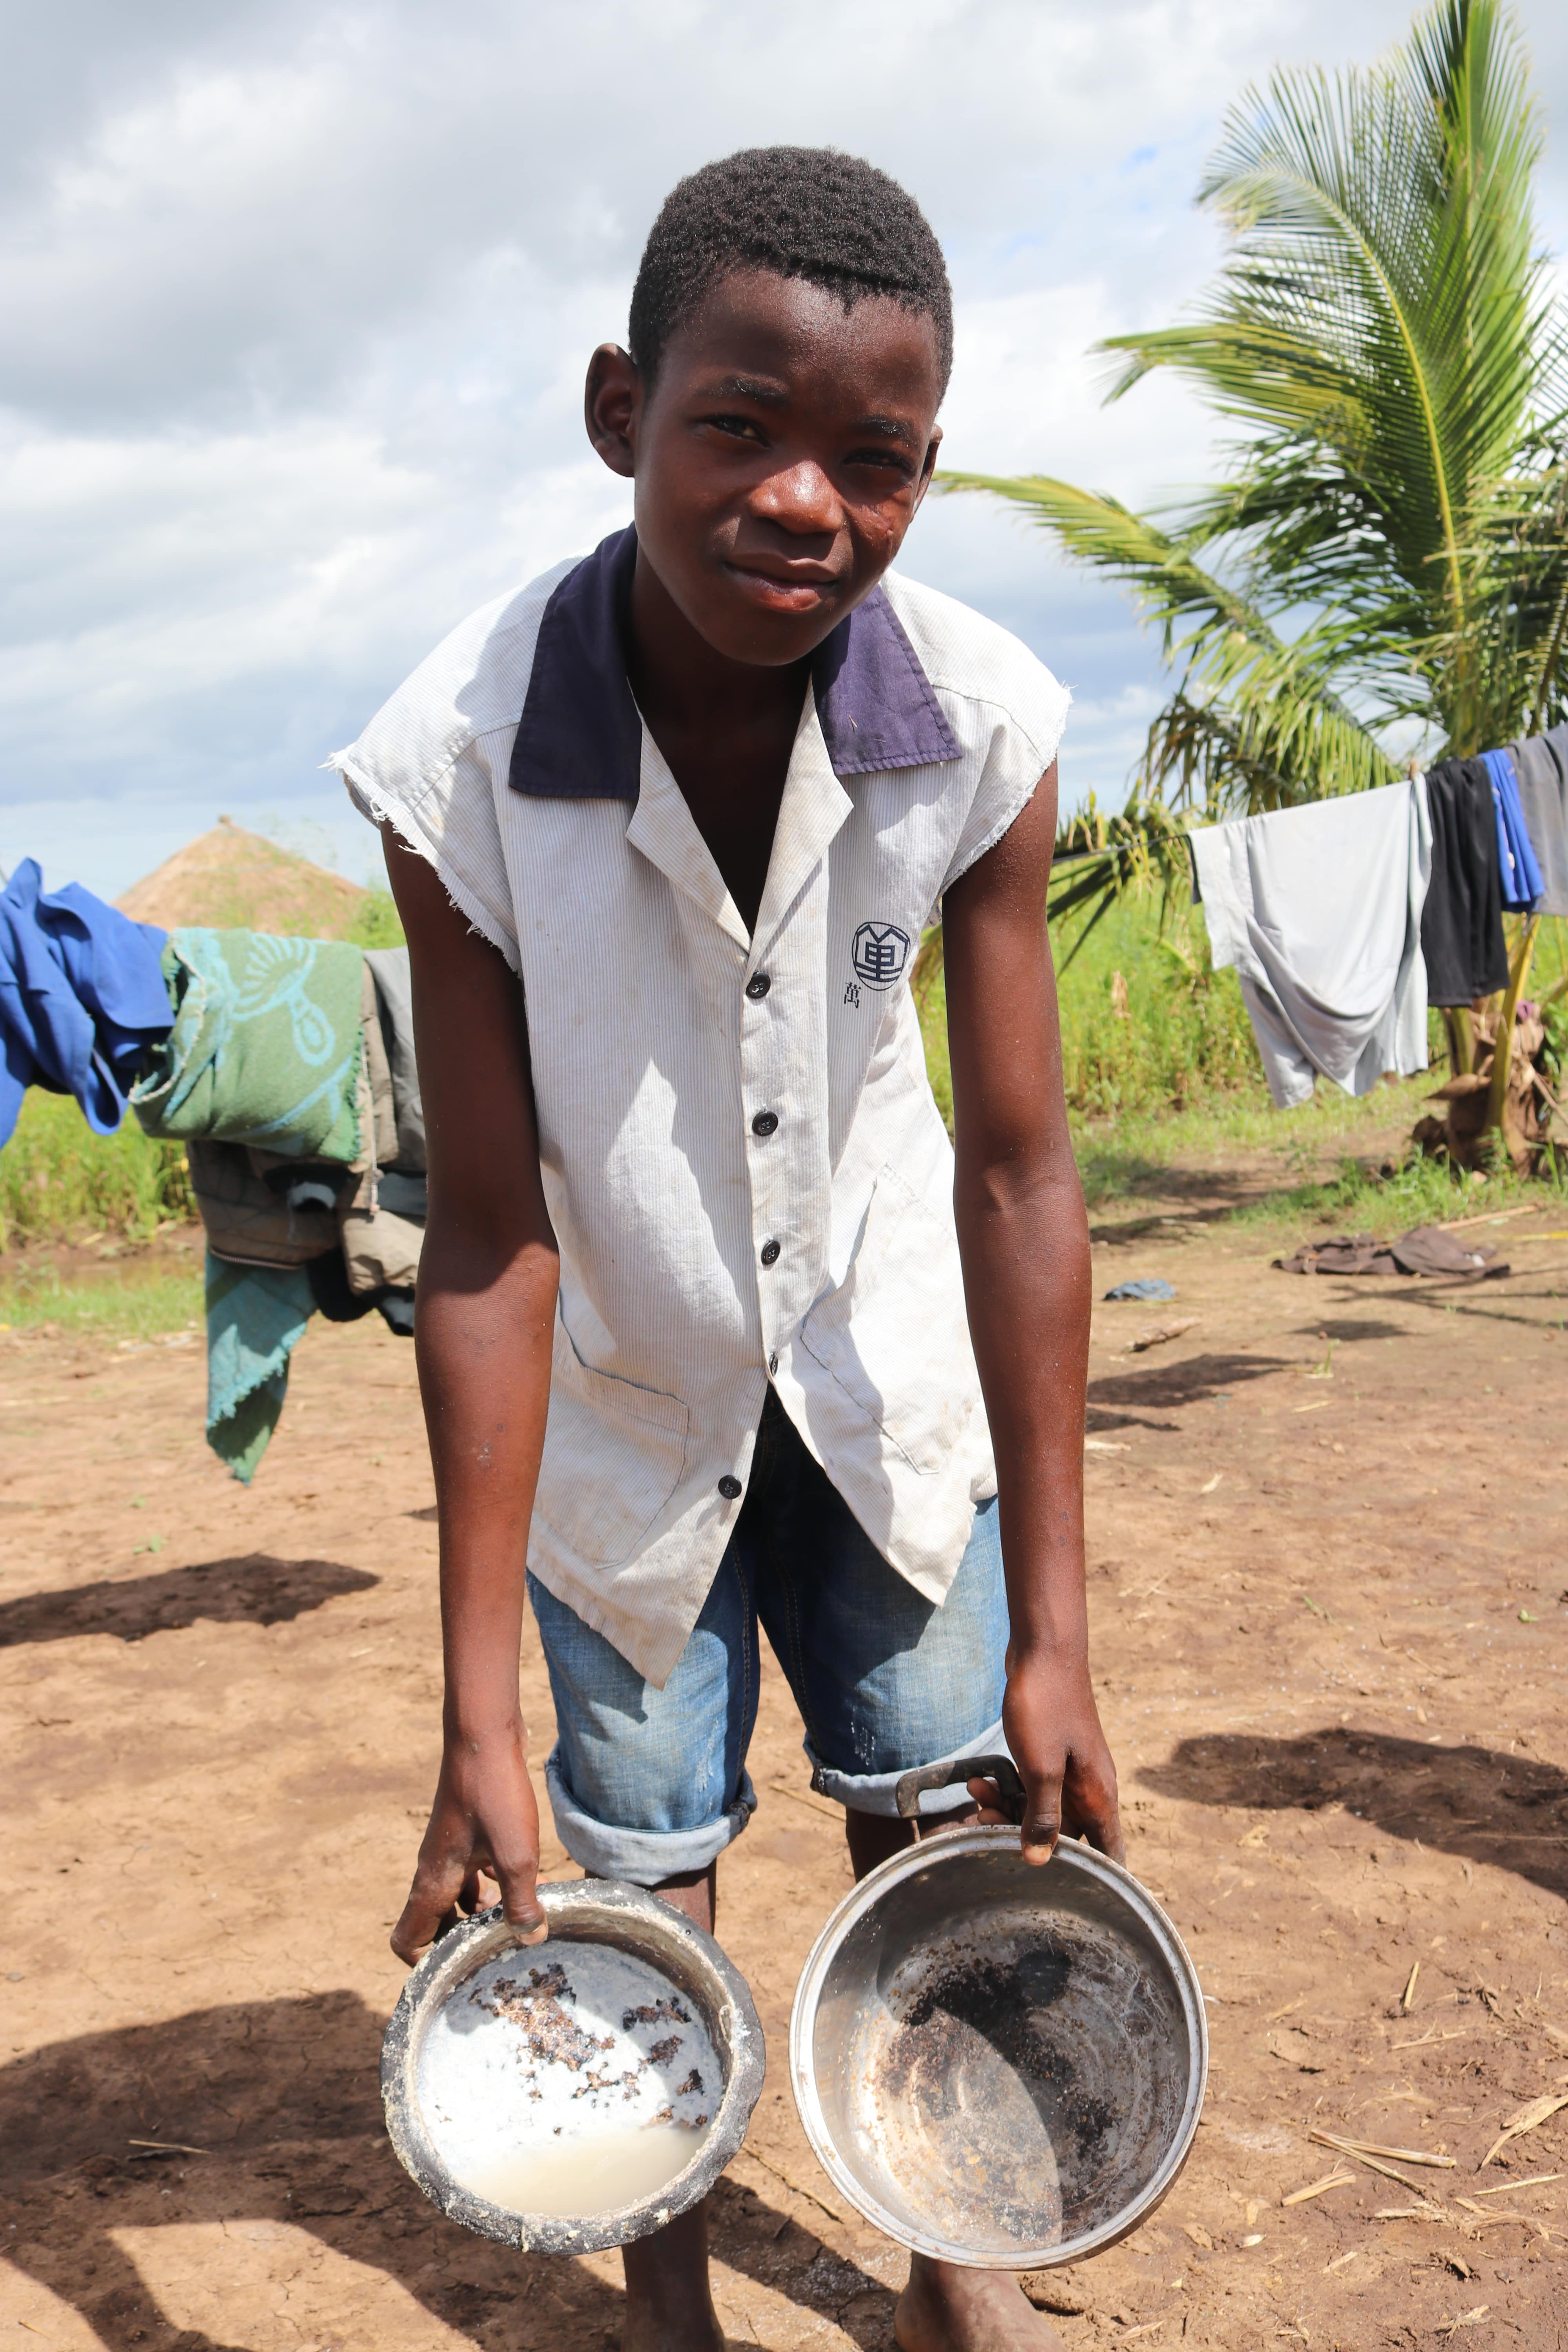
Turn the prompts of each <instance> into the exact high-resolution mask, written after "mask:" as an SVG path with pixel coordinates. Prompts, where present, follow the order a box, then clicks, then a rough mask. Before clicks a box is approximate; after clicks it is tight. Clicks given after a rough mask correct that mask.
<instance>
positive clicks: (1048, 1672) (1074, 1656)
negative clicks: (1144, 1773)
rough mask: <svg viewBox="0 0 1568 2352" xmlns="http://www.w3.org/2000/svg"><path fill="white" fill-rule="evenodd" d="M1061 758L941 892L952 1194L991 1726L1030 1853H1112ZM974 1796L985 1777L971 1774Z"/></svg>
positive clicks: (1113, 1807)
mask: <svg viewBox="0 0 1568 2352" xmlns="http://www.w3.org/2000/svg"><path fill="white" fill-rule="evenodd" d="M1056 824H1057V772H1056V766H1055V763H1054V762H1053V764H1052V765H1051V767H1050V768H1048V769H1047V772H1046V774H1045V776H1044V777H1043V779H1042V780H1041V782H1040V784H1039V786H1038V788H1037V791H1036V793H1035V794H1034V797H1033V798H1032V800H1031V801H1030V802H1029V803H1028V806H1027V807H1026V809H1025V810H1024V811H1023V813H1022V814H1021V815H1020V816H1018V817H1017V819H1016V821H1015V823H1014V824H1013V825H1012V826H1011V827H1010V829H1009V830H1008V832H1007V833H1005V835H1003V837H1002V839H1001V840H1000V841H999V842H998V843H997V844H996V845H995V847H994V849H991V850H988V851H987V853H986V855H985V856H984V857H982V858H979V859H977V861H976V862H975V864H974V865H973V866H971V867H970V869H969V871H968V873H967V874H965V875H963V877H962V878H961V879H960V880H959V881H957V882H955V883H954V884H953V886H952V888H951V889H950V890H949V891H948V893H947V895H946V898H945V899H944V901H943V906H942V939H943V961H944V964H945V968H946V974H947V1026H948V1039H949V1045H950V1049H951V1054H952V1104H953V1129H954V1144H955V1149H956V1151H957V1159H958V1169H957V1179H956V1184H955V1190H954V1196H953V1197H954V1206H955V1210H956V1213H957V1219H958V1242H959V1249H960V1252H961V1254H962V1255H963V1286H964V1295H965V1297H966V1299H967V1301H968V1307H969V1328H970V1331H971V1334H972V1336H973V1342H974V1354H975V1360H976V1362H977V1363H978V1365H979V1368H980V1381H981V1387H982V1389H983V1390H984V1396H985V1410H986V1414H987V1417H988V1419H989V1421H990V1423H991V1437H992V1443H993V1445H994V1449H995V1455H996V1483H997V1493H998V1502H999V1508H1000V1513H1001V1530H1002V1552H1003V1557H1004V1559H1005V1562H1006V1572H1007V1603H1008V1613H1009V1616H1010V1619H1011V1626H1012V1638H1011V1640H1010V1642H1009V1643H1008V1647H1007V1696H1006V1698H1005V1702H1004V1706H1003V1722H1004V1725H1005V1729H1006V1734H1007V1744H1008V1746H1009V1747H1010V1748H1011V1749H1012V1751H1013V1756H1014V1759H1015V1760H1016V1763H1017V1766H1018V1769H1019V1771H1020V1772H1021V1773H1022V1775H1023V1779H1024V1784H1025V1789H1026V1804H1025V1813H1024V1828H1023V1850H1024V1854H1025V1857H1026V1860H1028V1861H1031V1862H1046V1861H1047V1860H1048V1859H1049V1857H1050V1853H1051V1851H1052V1848H1053V1847H1054V1845H1055V1843H1056V1840H1057V1835H1058V1831H1066V1832H1067V1833H1068V1835H1069V1836H1070V1835H1074V1834H1077V1833H1079V1832H1083V1833H1085V1834H1087V1836H1088V1837H1089V1842H1090V1843H1091V1844H1093V1845H1097V1846H1099V1847H1100V1848H1101V1849H1102V1850H1103V1851H1104V1852H1105V1853H1110V1854H1114V1855H1115V1856H1117V1858H1118V1859H1120V1858H1121V1854H1122V1852H1123V1847H1122V1841H1121V1816H1120V1813H1119V1811H1118V1808H1117V1800H1116V1767H1115V1765H1114V1764H1113V1763H1112V1762H1111V1759H1110V1748H1108V1747H1107V1745H1106V1740H1105V1734H1104V1732H1103V1731H1102V1730H1101V1729H1100V1716H1099V1712H1098V1710H1097V1708H1096V1706H1095V1703H1094V1692H1093V1689H1092V1687H1091V1685H1090V1682H1089V1612H1088V1603H1087V1598H1086V1594H1085V1591H1084V1541H1083V1419H1084V1391H1085V1386H1086V1382H1087V1379H1088V1370H1089V1301H1090V1271H1089V1220H1088V1216H1087V1214H1086V1213H1085V1210H1084V1204H1083V1189H1082V1187H1081V1185H1080V1184H1079V1177H1078V1168H1077V1165H1076V1163H1075V1161H1074V1160H1073V1154H1072V1144H1071V1140H1070V1138H1069V1136H1068V1115H1067V1098H1066V1095H1065V1093H1064V1091H1063V1087H1062V1052H1061V1032H1060V1025H1059V1023H1058V1011H1057V990H1056V975H1055V972H1054V971H1053V968H1052V963H1051V951H1050V943H1049V940H1047V934H1046V885H1047V881H1048V879H1049V877H1050V870H1051V852H1052V848H1053V845H1054V843H1055V838H1056ZM977 1792H978V1787H977Z"/></svg>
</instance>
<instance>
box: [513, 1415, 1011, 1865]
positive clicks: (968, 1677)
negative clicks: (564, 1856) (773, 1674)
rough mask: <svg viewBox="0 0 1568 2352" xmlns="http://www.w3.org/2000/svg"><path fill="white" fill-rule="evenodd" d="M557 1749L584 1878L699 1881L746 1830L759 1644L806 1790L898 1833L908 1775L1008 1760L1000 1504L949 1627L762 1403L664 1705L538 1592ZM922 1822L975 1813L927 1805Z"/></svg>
mask: <svg viewBox="0 0 1568 2352" xmlns="http://www.w3.org/2000/svg"><path fill="white" fill-rule="evenodd" d="M529 1597H530V1599H531V1601H532V1604H533V1612H534V1615H535V1617H536V1619H537V1621H538V1624H539V1632H540V1639H541V1641H542V1644H543V1648H544V1656H545V1663H546V1664H547V1665H548V1667H549V1669H550V1687H551V1691H552V1696H553V1698H554V1702H555V1719H556V1726H557V1732H558V1737H557V1740H556V1745H555V1748H554V1749H553V1750H552V1754H551V1756H550V1758H549V1760H548V1762H547V1763H546V1765H545V1768H544V1769H545V1778H546V1781H547V1783H548V1786H549V1790H550V1802H551V1809H552V1812H553V1814H554V1817H555V1827H556V1831H557V1833H558V1834H559V1836H560V1838H561V1842H562V1843H563V1845H564V1846H565V1848H566V1851H567V1852H568V1853H570V1854H571V1855H572V1856H573V1858H574V1860H575V1861H577V1862H579V1863H581V1864H583V1866H584V1869H586V1870H593V1871H596V1872H598V1873H599V1874H600V1875H601V1876H603V1877H606V1878H624V1879H629V1880H630V1881H631V1883H632V1884H633V1885H638V1886H652V1885H656V1884H657V1883H658V1881H659V1880H660V1879H661V1878H667V1877H671V1876H674V1875H675V1874H677V1873H679V1872H681V1871H689V1870H705V1869H706V1868H707V1866H708V1864H710V1862H712V1861H713V1860H714V1858H715V1857H716V1856H717V1855H718V1854H720V1853H722V1851H723V1849H724V1848H725V1846H727V1845H728V1844H730V1843H731V1840H733V1839H734V1838H737V1837H739V1835H740V1834H741V1832H742V1830H743V1829H744V1828H745V1826H746V1823H747V1822H748V1821H749V1820H750V1818H751V1815H752V1811H754V1810H755V1807H756V1803H757V1798H756V1792H755V1790H754V1789H753V1788H752V1782H751V1780H750V1778H749V1776H748V1774H747V1771H746V1749H747V1747H748V1744H749V1742H750V1740H751V1737H752V1726H753V1725H754V1723H755V1721H756V1714H757V1690H758V1682H759V1677H760V1674H761V1666H762V1661H761V1655H760V1650H759V1643H758V1627H759V1625H761V1626H762V1627H763V1629H764V1630H765V1631H766V1633H767V1636H768V1641H769V1643H770V1644H771V1646H772V1648H773V1653H774V1655H775V1656H776V1657H777V1658H778V1660H779V1663H780V1664H781V1665H782V1666H783V1668H784V1674H785V1675H786V1676H787V1678H788V1681H789V1685H790V1688H791V1690H792V1691H793V1693H794V1695H795V1705H796V1706H798V1707H799V1709H800V1714H801V1719H802V1722H803V1723H804V1725H805V1752H806V1754H807V1756H808V1757H809V1758H810V1759H811V1763H812V1767H813V1771H812V1786H813V1787H814V1788H816V1789H817V1790H820V1791H821V1792H822V1793H823V1794H824V1795H825V1796H827V1797H830V1798H833V1799H834V1800H836V1801H837V1802H838V1803H839V1804H843V1805H847V1806H848V1807H849V1808H850V1809H851V1810H852V1811H858V1812H866V1813H879V1814H892V1813H893V1812H895V1811H896V1810H897V1807H896V1803H895V1799H894V1791H895V1788H896V1785H897V1782H898V1779H899V1775H900V1773H902V1772H908V1771H911V1770H913V1769H915V1768H916V1767H917V1766H920V1765H924V1764H935V1763H939V1762H952V1761H955V1760H956V1759H958V1758H959V1757H961V1756H963V1755H965V1754H974V1753H975V1752H977V1751H984V1752H988V1753H992V1754H994V1753H996V1752H997V1751H998V1750H1001V1749H1003V1748H1005V1739H1004V1736H1003V1731H1002V1721H1001V1717H1002V1698H1003V1693H1004V1690H1005V1683H1006V1675H1005V1653H1006V1646H1007V1595H1006V1588H1005V1583H1004V1580H1003V1574H1002V1549H1001V1543H1000V1540H999V1538H998V1534H997V1520H996V1505H995V1503H994V1502H990V1503H986V1504H984V1505H983V1506H982V1507H981V1508H980V1509H979V1510H978V1511H977V1512H976V1514H975V1517H974V1527H973V1533H972V1534H971V1536H970V1539H969V1543H968V1546H967V1548H966V1549H965V1551H964V1554H963V1560H962V1562H961V1563H960V1566H959V1570H958V1573H957V1575H956V1576H955V1577H954V1578H953V1580H952V1586H951V1588H950V1590H949V1592H948V1595H947V1599H946V1601H944V1602H943V1603H942V1606H941V1607H940V1608H938V1607H937V1606H936V1604H935V1603H934V1602H932V1601H928V1600H926V1599H924V1598H923V1597H922V1596H921V1594H920V1593H918V1592H916V1591H914V1590H913V1589H912V1587H911V1586H910V1584H909V1583H908V1582H907V1581H906V1580H905V1579H904V1578H902V1577H900V1576H899V1575H897V1574H896V1573H895V1572H894V1570H892V1569H890V1568H889V1566H888V1563H887V1562H886V1560H885V1559H882V1557H881V1555H880V1553H879V1551H878V1550H877V1549H876V1547H875V1545H874V1544H872V1543H870V1542H869V1541H868V1538H867V1537H866V1536H865V1534H864V1533H863V1531H862V1530H861V1528H859V1526H858V1524H857V1522H856V1519H855V1517H854V1515H853V1514H852V1513H851V1512H850V1510H849V1509H848V1508H847V1506H846V1504H845V1503H844V1501H843V1499H842V1497H841V1496H839V1495H838V1494H837V1492H836V1491H835V1489H834V1487H833V1486H832V1483H831V1482H830V1480H829V1479H828V1478H827V1477H826V1475H825V1473H824V1472H823V1471H822V1470H821V1469H820V1468H819V1466H818V1465H817V1464H816V1462H815V1461H813V1459H812V1457H811V1455H810V1454H809V1453H808V1452H807V1451H806V1448H805V1444H803V1443H802V1440H801V1438H800V1436H799V1434H798V1433H797V1432H796V1431H795V1427H794V1425H793V1423H791V1421H790V1419H789V1417H788V1415H787V1414H786V1413H785V1412H784V1409H783V1407H782V1405H781V1404H780V1402H779V1401H778V1398H777V1397H776V1395H775V1394H774V1393H773V1391H771V1390H770V1391H768V1398H767V1402H766V1404H765V1406H764V1408H763V1416H762V1425H761V1427H760V1429H759V1430H758V1432H757V1442H756V1451H755V1453H754V1454H753V1456H752V1488H751V1492H750V1494H749V1495H748V1496H747V1497H746V1502H745V1506H744V1507H743V1508H742V1512H741V1514H740V1517H739V1518H738V1520H737V1522H736V1525H735V1528H734V1532H733V1533H732V1535H731V1538H730V1541H729V1543H728V1545H727V1546H726V1548H725V1551H724V1557H723V1559H722V1560H721V1563H720V1567H719V1573H718V1575H717V1576H716V1577H715V1578H714V1580H713V1583H712V1587H711V1589H710V1591H709V1593H708V1596H707V1599H706V1600H705V1601H704V1602H703V1606H702V1610H701V1612H700V1615H699V1617H698V1620H697V1622H696V1624H695V1625H694V1626H693V1628H692V1630H691V1632H690V1633H689V1636H688V1638H687V1642H686V1645H685V1647H684V1648H683V1650H682V1651H681V1654H680V1655H679V1659H678V1660H677V1662H676V1664H675V1666H674V1668H673V1670H672V1672H671V1673H670V1675H669V1676H668V1680H667V1681H666V1682H665V1684H664V1686H663V1688H662V1689H655V1688H654V1687H653V1686H652V1685H651V1684H649V1683H648V1682H647V1681H646V1680H645V1679H644V1677H643V1676H642V1675H639V1674H638V1673H637V1669H636V1668H635V1667H634V1666H632V1665H630V1664H628V1663H627V1661H626V1659H625V1658H624V1657H623V1656H622V1655H621V1654H620V1652H619V1651H618V1650H616V1648H614V1647H613V1646H612V1644H611V1643H609V1642H608V1641H606V1640H605V1636H604V1635H603V1634H602V1633H595V1631H594V1630H593V1628H592V1627H591V1626H589V1625H585V1624H584V1622H583V1620H582V1618H581V1617H579V1616H578V1615H577V1614H576V1613H575V1612H574V1611H573V1610H572V1609H570V1608H568V1606H567V1605H566V1603H565V1602H564V1601H558V1600H557V1599H556V1598H555V1597H554V1595H553V1594H552V1593H551V1592H550V1591H548V1590H547V1589H546V1588H545V1586H544V1585H543V1584H542V1583H541V1582H540V1581H539V1580H538V1579H537V1578H536V1577H530V1579H529ZM969 1801H970V1800H969V1796H968V1792H967V1790H964V1789H963V1788H962V1787H959V1788H956V1789H944V1790H930V1791H928V1792H927V1793H926V1795H925V1796H923V1797H922V1799H921V1811H922V1812H926V1813H942V1812H948V1811H954V1810H957V1809H959V1808H962V1807H963V1806H964V1805H966V1804H967V1803H968V1802H969Z"/></svg>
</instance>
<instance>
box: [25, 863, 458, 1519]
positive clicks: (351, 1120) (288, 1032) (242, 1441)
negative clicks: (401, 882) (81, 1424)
mask: <svg viewBox="0 0 1568 2352" xmlns="http://www.w3.org/2000/svg"><path fill="white" fill-rule="evenodd" d="M29 1086H42V1087H47V1088H48V1089H49V1090H50V1091H52V1092H54V1093H59V1094H70V1095H74V1096H75V1097H76V1099H77V1101H78V1102H79V1104H80V1106H81V1109H82V1111H83V1114H84V1116H85V1117H86V1118H87V1121H88V1124H89V1127H91V1128H92V1129H94V1130H95V1132H97V1133H98V1134H100V1135H110V1134H112V1133H113V1132H114V1131H115V1129H117V1128H118V1127H119V1126H120V1124H121V1120H122V1119H123V1118H124V1117H125V1114H126V1110H127V1108H130V1109H132V1110H133V1111H134V1112H135V1114H136V1117H137V1118H138V1120H139V1121H140V1123H141V1125H142V1127H143V1128H144V1129H145V1130H146V1131H147V1133H148V1134H150V1135H153V1136H155V1137H160V1138H163V1139H169V1140H174V1141H177V1142H181V1143H183V1144H184V1147H185V1155H186V1160H187V1162H188V1166H189V1171H190V1181H191V1190H192V1192H193V1194H194V1196H195V1203H196V1208H197V1211H198V1213H199V1214H200V1216H201V1220H202V1223H203V1226H204V1228H205V1235H206V1244H207V1255H206V1271H205V1303H206V1327H207V1416H206V1425H207V1439H208V1443H209V1444H211V1445H212V1447H213V1450H214V1452H215V1453H216V1454H218V1456H219V1457H220V1459H221V1460H223V1461H224V1462H225V1463H226V1464H227V1465H228V1466H229V1468H230V1469H231V1470H232V1471H233V1472H234V1474H235V1475H236V1476H237V1477H238V1478H241V1479H244V1480H246V1481H247V1482H248V1480H249V1479H250V1477H251V1476H252V1475H254V1473H255V1470H256V1468H257V1465H258V1463H259V1461H260V1459H261V1456H262V1454H263V1453H264V1452H265V1451H266V1448H267V1445H268V1441H269V1440H270V1438H271V1435H272V1432H273V1430H274V1429H275V1427H276V1426H277V1423H278V1418H279V1413H280V1412H281V1411H282V1408H283V1400H284V1395H285V1391H286V1389H287V1385H288V1379H289V1358H290V1356H291V1354H292V1352H293V1349H294V1348H295V1347H296V1345H297V1344H298V1342H299V1340H300V1338H301V1337H302V1336H303V1333H304V1330H305V1328H306V1325H307V1324H308V1322H309V1321H310V1317H311V1315H312V1314H315V1313H320V1314H323V1315H325V1316H326V1317H327V1318H328V1319H329V1320H330V1321H334V1322H345V1321H355V1320H357V1319H358V1318H360V1317H361V1316H363V1315H365V1314H368V1313H370V1312H372V1311H373V1310H376V1311H379V1313H380V1314H381V1315H382V1317H383V1318H384V1320H385V1321H386V1322H387V1323H388V1324H389V1325H390V1326H391V1328H393V1329H394V1330H395V1331H397V1332H399V1333H400V1334H402V1335H404V1336H405V1337H409V1336H412V1333H413V1328H414V1284H415V1277H416V1273H417V1269H418V1263H419V1253H420V1247H421V1244H422V1242H423V1237H424V1224H425V1126H424V1110H423V1106H422V1102H421V1098H420V1093H419V1076H418V1070H417V1066H416V1061H415V1055H414V1026H413V1004H412V991H411V987H410V980H409V968H408V950H406V948H398V949H384V950H371V951H369V952H367V951H365V950H362V949H360V948H357V947H354V946H352V945H350V944H348V943H347V942H344V941H341V940H307V939H282V938H276V937H274V936H272V935H271V934H269V933H267V932H262V931H252V930H247V929H232V930H210V929H203V928H201V927H199V926H195V925H193V926H189V927H186V928H184V929H176V930H174V931H173V932H171V933H167V934H166V933H164V932H163V931H162V930H159V929H155V928H154V927H153V926H152V925H150V924H145V923H135V922H132V920H131V919H129V918H128V917H127V916H125V915H122V914H121V913H120V911H119V910H118V908H113V907H110V906H106V905H105V904H104V902H103V901H102V900H101V899H100V898H95V897H94V896H93V894H92V893H91V891H89V890H85V889H83V888H82V887H81V886H80V885H79V883H68V884H67V885H66V887H64V888H63V889H61V890H57V891H55V892H52V893H47V892H46V891H45V890H44V887H43V876H42V874H41V872H40V871H39V868H38V866H37V863H36V861H35V860H33V859H32V858H26V859H25V860H24V861H23V863H22V864H21V865H20V866H18V867H17V869H16V874H15V875H14V876H13V877H12V878H11V880H10V882H9V884H8V885H7V886H6V887H5V889H4V891H0V1147H3V1146H4V1145H5V1143H6V1142H7V1141H8V1140H9V1139H10V1137H11V1135H12V1133H13V1131H14V1129H15V1128H16V1118H17V1115H18V1113H19V1111H20V1108H21V1103H22V1097H23V1096H24V1094H25V1092H26V1088H27V1087H29Z"/></svg>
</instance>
